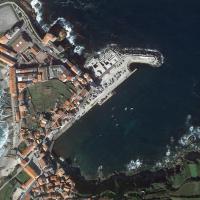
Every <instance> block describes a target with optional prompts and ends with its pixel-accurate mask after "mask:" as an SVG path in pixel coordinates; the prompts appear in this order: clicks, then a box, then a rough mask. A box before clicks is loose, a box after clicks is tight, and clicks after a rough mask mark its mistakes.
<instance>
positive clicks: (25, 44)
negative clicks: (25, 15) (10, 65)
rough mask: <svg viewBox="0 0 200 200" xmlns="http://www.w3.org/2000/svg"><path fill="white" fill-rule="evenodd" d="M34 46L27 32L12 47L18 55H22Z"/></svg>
mask: <svg viewBox="0 0 200 200" xmlns="http://www.w3.org/2000/svg"><path fill="white" fill-rule="evenodd" d="M31 45H32V41H31V38H30V37H29V36H28V34H27V33H26V32H22V33H21V34H20V35H19V36H18V37H17V38H16V39H15V40H14V42H12V44H11V46H12V48H13V49H14V50H15V51H16V52H17V53H22V52H23V51H25V50H26V49H28V48H29V47H30V46H31Z"/></svg>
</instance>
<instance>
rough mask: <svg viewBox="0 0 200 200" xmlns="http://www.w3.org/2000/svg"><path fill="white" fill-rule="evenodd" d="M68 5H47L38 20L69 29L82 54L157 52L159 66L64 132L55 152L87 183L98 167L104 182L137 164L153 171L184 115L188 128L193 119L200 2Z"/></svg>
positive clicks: (105, 0)
mask: <svg viewBox="0 0 200 200" xmlns="http://www.w3.org/2000/svg"><path fill="white" fill-rule="evenodd" d="M44 2H45V1H44ZM72 2H73V3H70V1H65V0H57V1H53V0H48V3H47V1H46V3H45V12H46V13H48V17H49V16H50V21H53V20H55V19H56V18H57V17H60V16H61V17H64V18H66V19H67V20H69V21H71V23H73V25H74V30H75V31H76V32H78V38H77V39H78V40H77V42H80V43H82V44H84V45H85V46H86V47H87V49H89V50H96V49H99V48H101V47H103V46H104V45H105V44H107V43H113V42H114V43H117V44H120V45H121V46H129V47H146V48H156V49H158V50H160V51H161V52H162V53H163V54H164V57H165V64H164V65H163V66H162V67H161V68H160V69H158V70H155V69H151V68H145V69H141V70H140V71H139V72H138V73H136V74H135V75H133V76H132V77H131V78H130V79H129V80H127V81H126V82H125V83H124V84H122V85H121V86H120V87H119V88H118V89H117V91H116V92H117V94H116V95H115V96H113V98H112V99H111V100H109V101H108V102H107V103H106V104H104V105H103V106H101V107H96V108H94V109H93V110H92V111H91V112H89V113H88V114H87V115H86V116H85V117H83V118H82V119H81V120H80V121H79V122H77V123H76V124H75V125H74V126H73V127H72V128H71V129H70V130H68V131H67V133H66V134H65V135H63V136H62V137H61V138H60V139H59V140H58V141H57V142H56V145H55V150H56V152H57V153H58V154H60V155H62V156H64V157H72V158H74V157H75V158H76V159H77V162H78V164H80V167H81V170H82V171H83V173H84V174H87V175H95V174H96V171H97V167H98V166H99V165H103V167H104V172H105V173H106V174H108V173H111V172H113V171H114V170H124V169H125V166H126V164H127V163H129V161H130V160H132V159H133V160H135V159H137V158H140V159H142V160H143V162H144V163H148V164H153V163H155V162H156V161H157V160H159V159H161V158H162V157H163V156H164V155H165V152H166V145H167V144H169V143H170V137H171V136H173V137H174V138H175V139H177V140H178V139H179V138H180V137H181V135H182V134H183V131H182V128H184V127H185V121H186V118H187V116H188V114H191V115H192V119H195V120H196V119H198V117H199V106H200V99H199V98H198V96H197V95H196V94H195V85H196V84H198V83H199V81H200V63H199V58H200V49H199V47H200V40H199V37H200V28H199V27H200V26H199V25H200V2H199V1H197V0H196V1H195V0H193V1H186V0H177V1H174V0H154V1H148V0H98V1H97V0H96V1H95V0H85V1H84V0H82V1H81V0H74V1H72ZM47 8H48V11H47ZM125 107H127V111H125ZM130 108H134V109H133V110H131V109H130ZM197 121H198V120H197Z"/></svg>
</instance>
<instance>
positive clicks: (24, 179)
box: [16, 171, 31, 184]
mask: <svg viewBox="0 0 200 200" xmlns="http://www.w3.org/2000/svg"><path fill="white" fill-rule="evenodd" d="M30 178H31V177H30V176H29V175H28V174H27V173H26V172H24V171H22V172H20V173H19V174H18V175H17V176H16V179H17V180H18V181H19V182H20V183H21V184H24V183H26V182H27V181H28V180H29V179H30Z"/></svg>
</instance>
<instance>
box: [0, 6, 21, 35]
mask: <svg viewBox="0 0 200 200" xmlns="http://www.w3.org/2000/svg"><path fill="white" fill-rule="evenodd" d="M18 21H19V20H18V18H17V16H16V14H15V12H14V10H13V8H12V6H10V5H5V6H0V33H4V32H5V31H7V30H9V29H10V28H12V26H13V25H14V24H16V23H17V22H18Z"/></svg>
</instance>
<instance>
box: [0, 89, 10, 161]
mask: <svg viewBox="0 0 200 200" xmlns="http://www.w3.org/2000/svg"><path fill="white" fill-rule="evenodd" d="M3 93H4V91H3V90H1V89H0V98H3V97H4V96H3ZM0 109H1V112H0V157H1V156H2V154H3V153H4V151H5V144H6V142H7V140H8V135H9V126H8V124H7V122H6V121H3V118H4V117H5V115H4V111H3V108H2V105H0Z"/></svg>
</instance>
